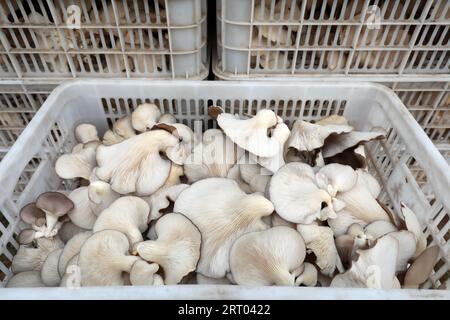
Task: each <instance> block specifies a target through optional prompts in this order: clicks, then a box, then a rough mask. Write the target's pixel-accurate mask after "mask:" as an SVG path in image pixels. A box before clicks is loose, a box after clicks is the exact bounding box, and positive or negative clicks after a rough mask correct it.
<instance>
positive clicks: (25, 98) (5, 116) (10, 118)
mask: <svg viewBox="0 0 450 320" xmlns="http://www.w3.org/2000/svg"><path fill="white" fill-rule="evenodd" d="M55 87H56V84H45V85H44V84H23V83H22V82H20V81H17V82H15V83H13V82H9V83H5V82H4V81H2V82H0V152H4V153H6V152H7V151H8V150H9V148H10V147H11V146H12V145H13V144H14V143H15V142H16V140H17V138H18V136H19V135H20V134H21V133H22V131H23V130H24V129H25V127H26V126H27V125H28V124H29V123H30V121H31V119H32V118H33V116H34V115H35V114H36V112H37V111H38V109H39V108H40V107H41V105H42V104H43V103H44V101H45V99H47V97H48V95H49V94H50V92H51V91H52V90H53V89H54V88H55ZM1 158H2V157H1V156H0V161H1Z"/></svg>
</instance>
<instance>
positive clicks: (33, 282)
mask: <svg viewBox="0 0 450 320" xmlns="http://www.w3.org/2000/svg"><path fill="white" fill-rule="evenodd" d="M38 287H45V284H44V283H43V282H42V280H41V272H40V271H36V270H30V271H23V272H19V273H17V274H15V275H13V276H12V277H11V278H10V279H9V280H8V283H7V284H6V285H5V288H38Z"/></svg>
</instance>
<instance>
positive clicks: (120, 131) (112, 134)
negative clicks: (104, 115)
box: [103, 116, 136, 146]
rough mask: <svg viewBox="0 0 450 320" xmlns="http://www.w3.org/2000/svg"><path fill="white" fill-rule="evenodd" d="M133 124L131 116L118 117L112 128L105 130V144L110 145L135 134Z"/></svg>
mask: <svg viewBox="0 0 450 320" xmlns="http://www.w3.org/2000/svg"><path fill="white" fill-rule="evenodd" d="M135 135H136V133H135V132H134V129H133V126H132V124H131V117H129V116H125V117H122V118H120V119H118V120H117V121H116V122H115V123H114V124H113V128H112V130H108V131H106V132H105V135H104V136H103V144H104V145H106V146H110V145H113V144H116V143H120V142H122V141H124V140H126V139H128V138H131V137H133V136H135Z"/></svg>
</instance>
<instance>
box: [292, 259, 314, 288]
mask: <svg viewBox="0 0 450 320" xmlns="http://www.w3.org/2000/svg"><path fill="white" fill-rule="evenodd" d="M317 278H318V272H317V269H316V267H314V265H313V264H311V263H309V262H305V263H303V272H302V273H301V274H300V275H299V276H298V277H297V278H296V279H295V285H297V286H299V285H302V284H303V285H305V286H307V287H315V286H316V284H317Z"/></svg>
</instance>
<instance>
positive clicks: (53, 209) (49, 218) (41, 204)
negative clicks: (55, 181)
mask: <svg viewBox="0 0 450 320" xmlns="http://www.w3.org/2000/svg"><path fill="white" fill-rule="evenodd" d="M36 207H38V208H39V209H41V210H42V211H44V213H45V221H46V232H48V233H50V235H56V233H57V232H58V229H59V228H60V227H61V225H62V223H60V222H58V220H59V219H61V218H62V217H63V216H65V215H66V214H67V213H68V212H69V211H70V210H72V209H73V208H74V204H73V202H72V200H70V199H69V198H68V197H67V196H65V195H64V194H62V193H60V192H44V193H42V194H40V195H39V197H38V198H37V199H36Z"/></svg>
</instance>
